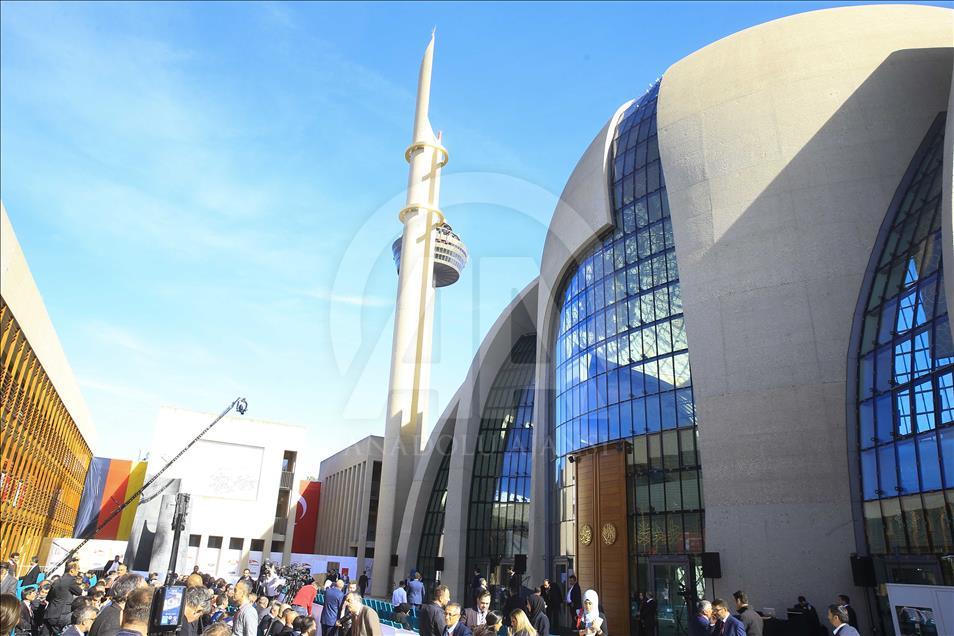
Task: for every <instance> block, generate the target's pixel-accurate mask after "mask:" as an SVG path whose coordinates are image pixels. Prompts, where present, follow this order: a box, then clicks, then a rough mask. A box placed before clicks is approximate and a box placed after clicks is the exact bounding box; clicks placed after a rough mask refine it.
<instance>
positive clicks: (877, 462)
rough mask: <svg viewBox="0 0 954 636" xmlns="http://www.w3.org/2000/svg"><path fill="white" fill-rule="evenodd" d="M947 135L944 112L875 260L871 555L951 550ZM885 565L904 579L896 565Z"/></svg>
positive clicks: (952, 368)
mask: <svg viewBox="0 0 954 636" xmlns="http://www.w3.org/2000/svg"><path fill="white" fill-rule="evenodd" d="M943 141H944V126H943V117H940V118H939V119H938V121H937V122H935V125H934V126H933V127H932V128H931V131H930V132H929V133H928V136H927V138H926V139H925V141H924V144H922V149H921V150H920V151H919V153H918V156H916V157H915V159H914V160H913V161H912V163H911V165H910V167H909V169H908V174H907V175H906V177H905V181H904V184H906V185H904V184H903V185H902V192H900V195H899V196H900V198H898V199H896V201H900V203H899V205H898V206H897V208H896V210H893V214H894V216H893V219H891V221H890V228H889V230H888V234H887V236H886V239H885V242H884V246H883V249H882V250H881V252H880V255H879V256H878V260H877V261H872V265H873V266H874V267H876V268H877V269H876V273H875V275H874V278H873V282H872V284H871V289H870V290H869V292H868V295H867V303H866V306H865V313H864V317H863V324H862V326H861V329H860V333H861V336H860V338H861V341H860V342H859V343H858V351H859V357H858V369H857V374H858V376H857V378H858V391H857V395H856V396H853V398H852V399H853V400H854V401H855V403H856V404H857V421H858V448H857V449H856V450H857V452H858V453H859V456H860V467H861V475H860V483H861V491H862V492H861V494H862V498H863V500H864V504H863V505H864V525H865V535H866V538H867V542H868V548H869V550H870V552H871V553H872V554H874V555H885V556H890V555H917V554H922V555H930V554H936V555H940V554H945V553H947V554H949V553H950V552H951V550H954V533H952V527H954V517H952V506H954V340H952V336H951V325H950V321H949V317H948V315H947V304H946V299H945V295H944V276H943V268H942V262H941V241H942V237H941V178H942V166H941V163H942V159H941V153H942V147H943ZM891 212H892V211H891V210H889V213H891ZM950 568H951V566H950V565H948V566H947V571H946V572H940V573H935V574H934V575H932V576H933V577H934V579H933V582H935V583H942V582H943V581H942V580H939V579H944V578H946V579H948V580H947V583H948V584H954V571H952V570H951V569H950ZM938 569H940V568H938ZM880 571H881V572H882V575H883V578H887V579H889V580H890V579H891V578H899V577H892V575H891V574H890V568H888V569H887V570H885V569H881V570H880ZM897 582H907V581H901V580H899V581H897ZM916 582H930V581H927V580H918V581H916Z"/></svg>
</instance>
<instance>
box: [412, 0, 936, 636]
mask: <svg viewBox="0 0 954 636" xmlns="http://www.w3.org/2000/svg"><path fill="white" fill-rule="evenodd" d="M952 27H954V12H952V11H950V10H946V9H938V8H931V7H920V6H871V7H850V8H842V9H831V10H825V11H816V12H810V13H804V14H799V15H795V16H792V17H788V18H785V19H782V20H777V21H774V22H770V23H766V24H763V25H759V26H757V27H754V28H751V29H747V30H745V31H742V32H740V33H737V34H735V35H732V36H730V37H728V38H725V39H723V40H720V41H718V42H716V43H714V44H712V45H710V46H707V47H705V48H703V49H701V50H700V51H698V52H696V53H694V54H692V55H690V56H689V57H687V58H685V59H683V60H681V61H679V62H677V63H676V64H674V65H673V66H672V67H670V68H669V70H668V71H667V72H666V73H665V74H664V75H663V78H662V81H661V87H660V89H659V95H658V107H657V129H658V139H659V151H660V158H661V161H662V168H663V173H664V175H665V186H666V190H667V194H668V203H669V209H670V211H671V212H670V214H671V220H672V224H673V232H674V238H675V252H676V258H677V262H678V269H679V276H678V279H679V283H680V285H681V289H682V298H683V307H684V315H685V322H686V331H687V335H688V345H689V352H690V356H691V364H692V387H693V392H694V400H695V409H696V417H697V422H698V446H699V449H700V455H701V465H702V475H703V484H704V508H705V550H706V551H710V552H719V553H720V555H721V563H722V573H723V576H722V578H721V579H719V580H717V581H715V585H714V586H713V585H712V581H711V580H709V581H707V588H706V594H707V596H711V595H713V594H715V595H719V596H728V595H729V594H731V592H732V591H734V590H737V589H745V590H747V591H748V592H749V593H750V596H751V598H752V601H753V605H754V606H755V607H757V608H759V609H761V608H765V607H774V608H776V610H777V611H778V612H779V613H780V614H781V615H782V616H784V609H783V608H786V607H789V606H790V605H791V604H793V603H794V600H795V598H796V597H797V595H798V594H801V593H804V594H807V595H810V599H811V600H812V601H813V602H814V603H816V604H818V605H819V606H824V604H826V603H828V602H830V600H831V599H834V598H835V595H836V594H839V593H848V594H853V595H854V596H857V597H858V599H859V602H858V603H856V605H857V606H861V605H862V604H863V602H861V597H862V596H863V593H862V591H861V590H859V589H856V588H854V587H853V584H852V577H851V567H850V561H849V557H850V555H852V554H853V553H856V552H864V550H865V546H864V545H862V544H861V543H863V535H862V537H861V539H862V541H861V543H859V542H858V541H857V536H856V528H857V523H856V522H857V521H858V520H857V519H856V518H855V516H854V515H853V510H852V497H853V495H852V492H851V479H850V473H851V472H852V471H853V470H854V467H853V466H852V465H851V463H850V462H851V461H852V460H851V455H852V453H851V452H849V443H848V441H849V435H848V432H847V431H848V428H849V427H853V426H855V424H854V421H853V419H852V416H851V415H850V413H849V416H848V417H846V411H851V410H853V409H854V408H855V405H854V402H852V404H851V405H850V406H849V400H848V395H849V394H851V393H850V392H851V391H852V389H851V384H850V382H849V374H854V373H855V371H854V370H855V369H857V364H858V363H857V360H856V359H854V358H853V357H852V348H851V342H852V338H853V336H852V334H853V329H854V328H855V323H856V321H855V310H856V307H857V305H858V299H859V296H860V295H861V294H863V293H865V286H864V281H865V277H866V272H867V269H868V263H869V260H870V259H871V255H872V250H873V249H874V248H875V243H876V239H877V236H878V233H879V228H881V226H882V223H883V220H884V218H885V215H886V213H887V212H888V210H889V206H890V204H891V201H892V197H893V196H894V194H895V191H896V190H897V189H898V186H899V183H900V181H901V179H902V176H903V175H904V173H905V171H906V169H907V167H908V165H909V163H910V162H911V159H912V155H913V154H914V153H915V151H916V150H917V149H918V147H919V145H920V144H921V142H922V140H923V139H924V136H925V134H926V133H927V131H928V129H929V128H930V126H931V124H932V122H934V121H935V119H936V118H937V116H938V113H940V112H942V111H944V110H946V109H950V108H954V101H952V100H954V97H952V92H951V78H952V65H954V54H952V40H951V32H952ZM631 103H632V102H629V103H627V104H624V105H622V106H620V107H619V108H618V109H617V110H616V112H615V113H614V114H613V116H612V117H611V118H610V119H609V121H608V122H607V123H606V124H605V126H604V127H603V128H602V130H601V131H600V132H599V133H598V134H597V135H596V138H595V139H594V140H593V141H592V142H591V144H590V145H589V147H588V148H587V149H586V151H585V152H584V153H583V156H582V157H581V159H580V161H579V162H578V164H577V166H576V167H575V169H574V171H573V173H572V175H571V176H570V178H569V179H568V181H567V184H566V187H565V189H564V191H563V193H562V194H561V197H560V200H559V202H558V204H557V207H556V209H555V210H554V213H553V219H552V221H551V224H550V227H549V230H548V233H547V237H546V240H545V245H544V249H543V254H542V258H541V269H540V276H539V279H538V280H537V281H535V282H534V283H533V284H532V285H531V286H530V287H529V288H528V289H527V290H524V292H523V293H522V294H521V295H520V296H519V297H518V298H517V299H516V300H515V301H514V303H512V304H511V305H510V306H509V307H508V308H507V310H506V311H505V312H504V313H503V314H502V315H501V318H500V319H498V321H497V323H496V324H495V325H494V328H493V329H492V330H491V333H490V334H488V336H487V337H486V339H485V340H484V342H483V344H482V345H481V348H480V351H479V352H478V354H477V357H476V358H475V360H474V363H473V364H472V366H471V369H470V372H469V373H468V375H467V378H466V379H465V381H464V384H463V386H462V387H461V389H460V390H459V391H458V393H457V395H455V397H454V400H453V401H452V403H451V405H450V406H449V407H448V410H447V411H445V416H444V418H442V424H439V426H438V427H437V430H438V433H437V434H438V435H440V436H443V437H446V436H447V435H450V434H451V431H452V434H453V436H454V446H453V453H452V456H451V462H450V475H449V483H448V498H447V505H446V512H445V527H444V554H445V555H446V556H448V557H450V558H448V560H447V569H446V570H445V572H444V577H443V580H444V582H446V583H447V584H449V585H450V586H451V590H452V594H453V595H454V596H455V598H460V599H463V598H464V596H463V594H461V593H460V592H462V591H463V590H465V589H466V587H465V585H466V583H467V581H466V580H465V574H466V573H465V572H463V571H462V568H463V567H464V565H465V558H466V551H467V550H466V548H467V539H466V537H467V523H468V519H467V508H466V506H465V505H464V503H465V502H467V501H468V498H469V495H470V481H471V475H472V472H473V448H474V445H475V443H476V439H477V432H478V430H479V425H480V416H481V411H482V409H483V405H484V401H485V399H486V396H487V393H488V391H489V390H490V387H491V385H492V384H493V380H494V378H495V376H496V374H497V372H498V371H499V369H500V366H501V364H502V363H503V361H504V360H505V359H506V356H507V353H508V352H509V351H510V348H511V347H512V346H513V344H514V343H515V342H516V340H517V338H519V336H521V335H523V334H524V333H527V332H530V331H535V332H536V333H537V356H536V360H537V361H536V375H535V389H534V407H533V409H534V410H533V423H534V433H533V445H534V457H533V469H532V470H533V481H532V496H531V502H530V510H531V512H530V519H531V520H532V522H531V524H530V537H529V545H530V548H529V553H528V575H529V577H530V580H531V581H532V582H538V581H539V580H541V579H542V578H543V577H546V576H554V575H555V572H554V567H555V566H554V563H555V560H557V559H558V558H559V557H560V556H562V555H561V554H560V553H559V552H560V545H559V544H560V542H559V537H554V536H550V535H551V524H550V521H551V519H552V516H553V512H554V510H555V509H556V505H557V503H556V501H555V497H554V496H553V494H552V492H551V491H552V490H553V476H552V474H551V472H550V469H551V461H552V459H553V444H552V440H550V439H549V431H550V428H551V427H550V424H551V423H552V421H553V418H554V413H553V401H554V391H553V387H554V381H553V380H554V368H553V367H554V364H555V352H554V350H553V347H554V343H555V341H556V330H557V328H558V324H557V322H558V319H559V307H560V298H559V296H558V294H559V293H560V292H561V286H562V285H563V284H564V281H565V280H566V278H567V276H568V275H569V274H570V273H572V272H573V270H574V268H575V266H576V264H577V262H578V260H579V259H580V258H581V257H583V256H585V255H586V253H587V252H588V250H589V249H590V248H591V247H592V246H593V245H594V244H595V241H596V240H597V239H598V238H599V237H600V236H601V235H603V234H604V233H605V232H607V231H608V230H610V229H612V228H613V218H614V214H613V205H612V201H611V192H610V179H611V177H612V175H611V165H612V164H611V162H612V159H613V152H614V149H613V140H614V134H615V131H616V127H617V124H618V123H619V121H620V118H621V116H622V115H623V113H624V112H625V111H626V109H627V107H628V106H629V105H630V104H631ZM952 121H954V118H949V119H948V122H947V131H948V135H947V139H946V142H945V143H946V147H945V158H944V160H945V168H944V170H945V175H944V178H945V185H944V201H943V207H942V210H943V214H944V219H943V223H944V230H943V231H944V233H945V237H946V240H945V243H944V250H945V252H944V261H945V270H946V272H947V281H946V285H947V289H948V298H947V301H948V304H949V305H950V304H951V303H952V302H954V291H952V284H954V274H952V269H954V255H952V253H951V252H952V251H954V249H952V248H954V234H952V229H951V228H952V219H951V200H952V196H951V195H952V192H951V189H952V186H951V172H952V168H951V165H952V162H954V132H952ZM451 420H453V422H451ZM431 446H432V447H433V446H434V441H433V440H432V444H431ZM439 463H440V461H439V456H438V455H437V454H435V455H434V456H433V457H430V458H429V460H427V461H425V462H424V463H423V465H422V466H421V467H419V469H418V471H417V472H418V474H417V476H416V477H415V490H414V491H413V492H414V497H412V501H411V505H412V506H413V508H412V511H411V513H410V514H411V516H410V519H411V520H412V523H410V524H407V526H409V528H410V529H409V530H407V531H406V532H405V533H403V534H402V537H401V543H400V550H399V551H400V553H401V555H402V556H401V561H400V567H399V570H398V571H400V572H406V571H407V570H408V569H409V567H408V566H409V565H413V562H414V559H415V558H416V551H417V546H418V543H419V540H420V534H419V529H418V528H419V525H420V523H419V522H420V520H421V519H423V510H424V509H425V508H426V506H427V499H428V497H429V494H430V491H431V487H432V486H431V484H432V483H433V481H434V477H435V474H436V472H437V467H438V465H439ZM456 555H460V556H459V557H457V556H456ZM633 580H635V578H634V579H633ZM864 613H865V612H864V611H863V610H862V609H859V614H864ZM862 621H863V623H866V621H867V619H866V618H862ZM863 627H864V625H863Z"/></svg>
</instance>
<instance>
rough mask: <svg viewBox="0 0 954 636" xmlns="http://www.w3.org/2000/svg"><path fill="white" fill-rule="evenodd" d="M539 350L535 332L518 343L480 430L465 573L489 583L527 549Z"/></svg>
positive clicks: (498, 380)
mask: <svg viewBox="0 0 954 636" xmlns="http://www.w3.org/2000/svg"><path fill="white" fill-rule="evenodd" d="M536 349H537V338H536V335H535V334H529V335H525V336H522V337H521V338H519V339H518V340H517V342H516V344H514V346H513V348H512V350H511V351H510V356H509V358H508V360H507V362H506V363H505V364H504V365H503V366H502V367H501V369H500V371H499V372H498V373H497V377H496V378H494V383H493V386H492V387H491V389H490V393H489V394H488V397H487V403H486V405H485V406H484V410H483V412H482V413H481V419H480V430H479V431H478V434H477V447H476V449H475V453H474V472H473V478H472V481H471V489H470V509H469V513H470V516H469V520H470V521H469V523H468V528H467V570H466V572H467V574H468V576H469V575H470V573H471V572H473V570H474V568H475V567H479V568H480V569H481V573H482V574H483V575H484V576H485V577H486V578H487V580H488V583H489V584H490V585H491V586H493V585H499V584H500V583H501V574H502V572H501V571H500V570H501V569H502V567H501V562H502V560H506V559H512V558H513V557H514V555H517V554H526V553H527V552H528V543H527V542H528V540H529V533H530V472H531V465H532V459H533V388H534V369H535V364H534V361H535V360H536ZM467 580H468V581H469V580H470V579H469V578H468V579H467ZM465 600H466V601H468V602H469V601H470V600H471V599H469V598H468V599H465Z"/></svg>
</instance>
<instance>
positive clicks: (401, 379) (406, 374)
mask: <svg viewBox="0 0 954 636" xmlns="http://www.w3.org/2000/svg"><path fill="white" fill-rule="evenodd" d="M433 62H434V34H433V33H432V34H431V41H430V43H429V44H428V45H427V50H426V51H424V60H423V61H422V62H421V73H420V77H419V79H418V83H417V110H416V111H415V114H414V133H413V137H412V141H411V145H410V146H408V148H407V150H406V151H405V153H404V158H405V159H407V162H408V163H409V164H410V169H409V174H408V180H407V202H406V205H405V206H404V209H403V210H401V211H400V213H399V214H398V218H399V219H400V221H401V223H403V224H404V232H403V234H402V235H401V238H400V239H398V241H395V243H394V245H393V247H392V249H393V251H394V259H395V262H396V263H397V266H398V290H397V306H396V309H395V314H394V340H393V344H392V349H391V381H390V386H389V388H388V410H387V422H386V423H385V428H384V458H383V462H382V466H381V486H380V496H379V497H378V521H377V528H376V531H375V539H374V546H375V548H374V556H375V559H374V560H375V565H376V567H375V571H374V573H373V576H372V594H374V595H375V596H386V595H387V594H388V593H389V592H390V587H389V585H390V582H391V580H392V579H400V578H402V577H401V576H397V575H394V576H392V572H393V568H391V567H390V562H391V555H392V554H395V552H396V548H397V541H398V537H399V536H400V534H401V524H402V521H403V514H404V508H405V505H404V504H405V502H406V501H407V498H408V494H409V491H410V489H411V481H412V480H413V478H414V469H415V466H416V463H417V458H418V457H419V456H420V453H421V450H423V448H424V446H425V444H426V442H427V434H426V431H424V424H425V422H426V420H427V406H428V397H429V396H428V392H429V390H430V370H431V363H432V361H431V349H432V340H433V335H434V334H433V332H434V296H435V294H434V290H435V287H444V286H446V285H450V284H453V283H454V282H456V281H457V279H458V278H459V277H460V271H461V270H462V269H463V268H464V265H465V264H466V262H467V252H466V249H465V248H464V245H463V243H462V242H461V240H460V238H459V237H458V236H457V235H456V234H454V233H453V231H452V230H451V228H450V226H449V225H447V224H446V223H445V219H444V214H443V213H442V212H441V210H440V203H439V194H440V184H441V168H443V167H444V166H445V165H447V160H448V155H447V150H445V149H444V147H443V146H442V145H441V139H440V137H439V136H435V135H434V130H433V129H432V128H431V122H430V120H429V119H428V114H427V113H428V105H429V102H430V94H431V67H432V65H433ZM436 247H440V249H439V250H436V249H435V248H436ZM411 565H413V564H407V563H404V562H403V559H401V560H400V561H399V567H400V568H402V569H403V570H407V569H408V567H409V566H411ZM359 567H360V566H359Z"/></svg>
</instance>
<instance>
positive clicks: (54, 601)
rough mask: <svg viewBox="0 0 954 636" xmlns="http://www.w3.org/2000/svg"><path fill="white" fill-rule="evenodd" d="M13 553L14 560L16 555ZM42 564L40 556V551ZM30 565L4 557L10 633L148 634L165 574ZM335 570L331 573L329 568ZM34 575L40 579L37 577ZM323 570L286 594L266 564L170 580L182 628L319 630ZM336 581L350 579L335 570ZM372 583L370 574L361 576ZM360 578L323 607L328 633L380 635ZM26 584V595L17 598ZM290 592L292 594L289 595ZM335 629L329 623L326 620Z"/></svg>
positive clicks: (229, 632)
mask: <svg viewBox="0 0 954 636" xmlns="http://www.w3.org/2000/svg"><path fill="white" fill-rule="evenodd" d="M11 561H12V560H11ZM33 563H34V564H38V563H39V559H34V561H33ZM36 570H37V572H36V575H35V576H32V574H31V573H32V568H31V573H28V575H27V576H25V577H20V579H19V580H18V579H17V578H16V577H15V576H13V575H12V574H11V571H12V572H16V563H15V562H12V563H11V562H6V561H4V562H0V576H2V579H0V586H2V590H3V591H2V594H0V635H3V636H148V635H149V634H150V616H151V613H152V611H153V602H154V599H155V594H156V591H157V588H158V587H160V586H161V585H162V581H160V579H159V577H158V575H156V574H155V573H153V574H150V575H149V576H148V577H144V576H141V575H139V574H136V573H132V572H129V571H128V569H127V567H126V565H125V564H123V563H122V562H121V560H120V558H119V556H117V557H116V558H115V559H112V560H110V561H109V562H108V563H107V564H106V566H105V567H104V568H102V569H101V570H99V574H98V575H97V574H96V573H94V572H89V571H87V572H83V571H81V569H80V565H79V562H78V561H70V562H69V563H67V564H66V566H65V570H64V573H63V574H62V575H59V576H51V577H49V578H46V579H43V580H41V581H40V582H37V579H40V578H42V577H41V576H40V572H39V567H37V568H36ZM329 574H330V573H329ZM31 576H32V579H31V578H30V577H31ZM317 581H318V579H317V577H315V578H314V579H313V580H312V581H311V583H310V584H308V585H305V586H303V587H302V588H301V589H300V590H298V592H297V593H296V594H294V595H291V594H285V593H284V591H285V589H284V580H283V579H282V578H281V577H279V576H277V573H276V572H275V568H274V567H270V565H269V564H266V567H264V568H263V570H262V576H260V577H258V578H253V577H252V576H251V572H250V571H249V570H248V569H246V570H245V571H244V572H243V574H242V576H241V577H240V578H239V579H238V580H237V581H236V582H235V583H228V582H226V581H225V580H224V579H222V578H214V577H212V576H210V575H208V574H203V573H201V572H200V571H199V568H198V567H196V568H194V570H193V572H192V573H191V574H189V575H188V576H181V577H180V576H177V575H172V576H171V577H169V579H168V580H167V581H166V582H167V583H169V584H172V585H179V586H182V587H184V588H185V590H184V593H183V605H182V613H181V625H180V627H179V629H178V632H179V634H181V635H182V636H198V635H199V634H202V636H317V634H318V622H317V621H316V620H315V618H314V617H313V616H312V615H311V614H312V608H313V605H314V603H315V600H316V597H317V594H318V584H317ZM329 582H330V583H331V584H333V585H336V587H335V588H334V589H337V590H341V589H343V588H344V586H345V584H346V581H345V579H343V578H338V577H337V576H335V575H330V576H329ZM361 583H362V587H363V588H366V587H367V584H368V581H367V577H366V576H364V577H363V580H362V581H361ZM358 587H359V585H358V583H357V582H354V583H350V582H349V584H348V588H347V592H346V593H342V594H341V596H340V603H339V604H338V605H337V606H336V607H335V608H333V610H334V611H333V612H332V611H330V610H329V608H327V607H326V608H325V609H324V611H323V612H322V614H321V621H322V630H321V631H322V636H331V634H332V632H333V636H380V635H381V627H380V621H379V619H378V616H377V613H376V612H375V611H374V610H373V609H371V608H369V607H365V606H364V603H363V598H362V596H361V595H360V594H359V590H358ZM18 590H19V595H20V598H17V594H16V593H17V591H18ZM279 590H281V592H280V591H279ZM288 597H291V598H290V602H287V601H288V600H289V598H288ZM329 621H330V623H331V626H332V628H333V629H330V630H329V629H328V627H327V626H326V625H325V623H326V622H329Z"/></svg>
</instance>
